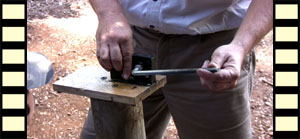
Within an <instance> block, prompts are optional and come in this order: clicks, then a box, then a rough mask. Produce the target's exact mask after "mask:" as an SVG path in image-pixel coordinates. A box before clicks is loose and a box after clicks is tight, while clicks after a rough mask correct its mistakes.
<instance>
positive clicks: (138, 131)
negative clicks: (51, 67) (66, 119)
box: [53, 66, 167, 139]
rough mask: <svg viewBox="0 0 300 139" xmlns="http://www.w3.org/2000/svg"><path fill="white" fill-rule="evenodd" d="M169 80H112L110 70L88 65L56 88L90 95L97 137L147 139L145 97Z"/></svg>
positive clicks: (162, 77) (98, 138)
mask: <svg viewBox="0 0 300 139" xmlns="http://www.w3.org/2000/svg"><path fill="white" fill-rule="evenodd" d="M166 83H167V80H166V77H165V76H156V83H154V84H152V85H151V86H138V85H133V84H127V83H120V82H112V81H110V74H109V72H107V71H105V70H104V69H102V68H101V67H96V66H88V67H84V68H81V69H79V70H77V71H75V72H74V73H72V74H70V75H68V76H66V77H64V78H62V79H61V80H59V81H57V82H55V83H54V84H53V87H54V90H56V91H58V92H66V93H70V94H76V95H81V96H87V97H90V98H91V107H92V111H93V118H94V125H95V131H96V136H97V139H146V133H145V126H144V115H143V104H142V100H144V99H145V98H147V97H148V96H150V95H151V94H152V93H154V92H155V91H156V90H158V89H159V88H161V87H163V86H164V85H165V84H166ZM78 103H80V102H78Z"/></svg>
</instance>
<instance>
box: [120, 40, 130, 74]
mask: <svg viewBox="0 0 300 139" xmlns="http://www.w3.org/2000/svg"><path fill="white" fill-rule="evenodd" d="M120 47H121V49H122V51H121V52H122V55H123V63H124V66H123V78H124V79H128V78H129V76H130V74H131V70H132V69H131V67H132V54H133V47H132V41H130V40H127V41H125V42H123V43H121V45H120Z"/></svg>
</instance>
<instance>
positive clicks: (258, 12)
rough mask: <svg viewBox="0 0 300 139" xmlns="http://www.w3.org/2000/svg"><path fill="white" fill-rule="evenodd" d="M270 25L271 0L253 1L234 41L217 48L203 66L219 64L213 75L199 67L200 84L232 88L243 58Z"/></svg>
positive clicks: (217, 87)
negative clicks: (217, 70)
mask: <svg viewBox="0 0 300 139" xmlns="http://www.w3.org/2000/svg"><path fill="white" fill-rule="evenodd" d="M272 26H273V0H253V1H252V2H251V4H250V7H249V9H248V11H247V14H246V16H245V18H244V20H243V22H242V24H241V26H240V28H239V29H238V31H237V33H236V35H235V37H234V39H233V41H232V42H231V43H230V44H228V45H223V46H220V47H219V48H217V49H216V50H215V51H214V53H213V54H212V56H211V61H206V62H204V64H203V67H219V68H221V70H220V71H219V72H217V73H215V74H213V73H210V72H208V71H205V70H202V69H198V71H197V73H198V76H199V77H200V80H201V84H202V85H203V86H205V87H207V88H209V89H211V90H213V91H223V90H226V89H230V88H234V87H235V86H236V84H237V80H238V79H239V76H240V71H241V65H242V62H243V59H244V58H245V57H246V55H247V54H248V53H249V52H250V51H251V49H252V48H253V47H254V46H255V44H256V43H257V42H259V41H260V40H261V39H262V37H264V36H265V35H266V34H267V33H268V32H269V31H270V30H271V29H272Z"/></svg>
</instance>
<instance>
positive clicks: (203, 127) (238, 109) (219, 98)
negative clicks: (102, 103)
mask: <svg viewBox="0 0 300 139" xmlns="http://www.w3.org/2000/svg"><path fill="white" fill-rule="evenodd" d="M235 32H236V29H235V30H229V31H222V32H217V33H213V34H206V35H195V36H191V35H167V34H162V33H159V32H157V31H154V30H150V29H143V28H139V27H133V36H134V49H135V52H136V53H142V54H148V55H152V56H154V57H155V61H156V68H157V69H176V68H197V67H201V66H202V64H203V63H204V61H205V60H210V56H211V54H212V53H213V51H214V50H215V49H216V48H217V47H219V46H221V45H224V44H228V43H230V42H231V40H232V39H233V37H234V34H235ZM254 68H255V55H254V52H251V53H250V54H248V56H247V57H246V58H245V60H244V62H243V66H242V70H241V77H240V79H239V81H238V84H237V87H236V88H233V89H230V90H226V91H224V92H219V93H215V92H211V91H209V90H207V89H205V88H203V87H202V86H201V84H200V79H199V77H198V76H197V75H170V76H167V82H168V83H167V85H166V86H165V87H164V88H162V89H160V90H159V91H157V92H156V93H154V94H153V95H151V96H149V97H148V98H147V99H145V100H144V101H143V108H144V119H145V126H146V135H147V139H161V138H162V136H163V134H164V131H165V129H166V126H167V125H168V123H169V120H170V116H171V115H172V117H173V119H174V122H175V125H176V128H177V130H178V134H179V137H180V138H181V139H251V138H252V133H251V119H250V101H249V97H250V95H251V86H252V78H253V74H254ZM81 138H83V139H92V138H95V131H94V125H93V119H92V113H91V111H89V115H88V117H87V120H86V121H85V124H84V127H83V130H82V134H81Z"/></svg>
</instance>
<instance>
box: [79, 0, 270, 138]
mask: <svg viewBox="0 0 300 139" xmlns="http://www.w3.org/2000/svg"><path fill="white" fill-rule="evenodd" d="M90 2H91V5H92V7H93V8H94V11H95V12H96V14H97V15H98V19H99V26H98V29H97V34H96V40H97V56H98V60H99V63H100V64H101V66H102V67H103V68H105V69H106V70H108V71H109V70H111V69H113V68H114V69H116V70H119V71H123V77H124V78H125V79H127V78H128V77H129V76H130V72H131V56H132V53H133V51H134V52H136V53H143V54H150V55H152V56H154V57H155V58H156V66H157V68H158V69H169V68H171V69H176V68H195V67H201V65H202V67H203V68H204V67H217V68H220V71H218V72H217V73H210V72H208V71H206V70H203V69H201V68H199V69H198V71H197V74H198V77H197V76H196V75H194V76H168V77H167V80H168V84H167V85H166V86H165V87H164V88H163V89H161V90H159V91H157V92H156V93H155V94H153V95H151V96H150V97H149V98H147V99H146V100H145V101H143V108H144V118H145V126H146V135H147V138H148V139H160V138H161V137H162V136H163V133H164V130H165V128H166V126H167V124H168V122H169V119H170V114H172V116H173V119H174V121H175V125H176V127H177V129H178V133H179V136H180V138H182V139H199V138H201V139H210V138H211V139H215V138H216V139H219V138H222V139H223V138H224V139H248V138H252V133H251V119H250V104H249V97H250V94H251V85H252V77H253V73H254V65H255V57H254V53H253V51H252V48H253V47H254V45H255V44H256V43H257V42H258V41H259V40H260V39H261V38H262V37H263V36H264V35H265V34H266V33H268V32H269V31H270V29H271V28H272V21H273V1H272V0H253V1H250V0H181V1H179V0H119V1H117V0H110V1H106V0H90ZM199 78H200V80H199ZM93 126H94V125H93V120H92V115H91V111H90V112H89V116H88V118H87V120H86V122H85V125H84V128H83V131H82V135H81V137H82V138H84V139H87V138H95V131H94V127H93Z"/></svg>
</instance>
